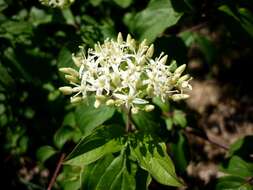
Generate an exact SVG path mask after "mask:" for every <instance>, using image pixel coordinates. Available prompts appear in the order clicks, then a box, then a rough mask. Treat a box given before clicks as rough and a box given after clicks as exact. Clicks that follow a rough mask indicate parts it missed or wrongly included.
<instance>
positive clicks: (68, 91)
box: [59, 86, 73, 95]
mask: <svg viewBox="0 0 253 190" xmlns="http://www.w3.org/2000/svg"><path fill="white" fill-rule="evenodd" d="M59 90H60V91H61V92H62V93H63V94H64V95H70V94H72V93H73V89H72V88H71V87H69V86H63V87H60V88H59Z"/></svg>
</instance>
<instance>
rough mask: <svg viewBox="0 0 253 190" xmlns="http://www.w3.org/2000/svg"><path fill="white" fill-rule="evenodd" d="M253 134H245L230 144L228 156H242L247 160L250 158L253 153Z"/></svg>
mask: <svg viewBox="0 0 253 190" xmlns="http://www.w3.org/2000/svg"><path fill="white" fill-rule="evenodd" d="M252 142H253V136H245V137H244V138H241V139H239V140H237V141H236V142H234V143H233V144H231V145H230V147H229V153H228V156H229V157H231V156H233V155H237V156H240V157H241V158H243V159H245V160H250V159H251V158H250V154H253V149H252V148H251V147H252Z"/></svg>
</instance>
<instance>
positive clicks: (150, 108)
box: [144, 104, 155, 112]
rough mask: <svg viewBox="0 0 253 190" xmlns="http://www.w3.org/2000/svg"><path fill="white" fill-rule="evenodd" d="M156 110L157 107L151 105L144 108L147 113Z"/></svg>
mask: <svg viewBox="0 0 253 190" xmlns="http://www.w3.org/2000/svg"><path fill="white" fill-rule="evenodd" d="M154 109H155V106H154V105H151V104H149V105H146V106H145V108H144V110H145V111H146V112H151V111H153V110H154Z"/></svg>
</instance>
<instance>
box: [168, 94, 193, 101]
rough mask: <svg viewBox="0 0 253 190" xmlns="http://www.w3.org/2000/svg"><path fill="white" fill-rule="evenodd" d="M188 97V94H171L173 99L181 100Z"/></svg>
mask: <svg viewBox="0 0 253 190" xmlns="http://www.w3.org/2000/svg"><path fill="white" fill-rule="evenodd" d="M187 98H189V95H188V94H174V95H172V96H171V99H172V100H173V101H178V100H183V99H187Z"/></svg>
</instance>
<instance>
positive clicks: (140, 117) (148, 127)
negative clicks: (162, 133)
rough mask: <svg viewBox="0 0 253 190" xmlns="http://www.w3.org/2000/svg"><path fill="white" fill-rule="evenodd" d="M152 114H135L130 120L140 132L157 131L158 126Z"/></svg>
mask: <svg viewBox="0 0 253 190" xmlns="http://www.w3.org/2000/svg"><path fill="white" fill-rule="evenodd" d="M158 118H159V117H157V116H156V115H155V113H154V112H145V111H139V112H138V113H137V114H133V115H132V119H133V121H134V123H135V125H136V127H137V129H139V130H142V131H157V130H159V127H160V124H159V121H158Z"/></svg>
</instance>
